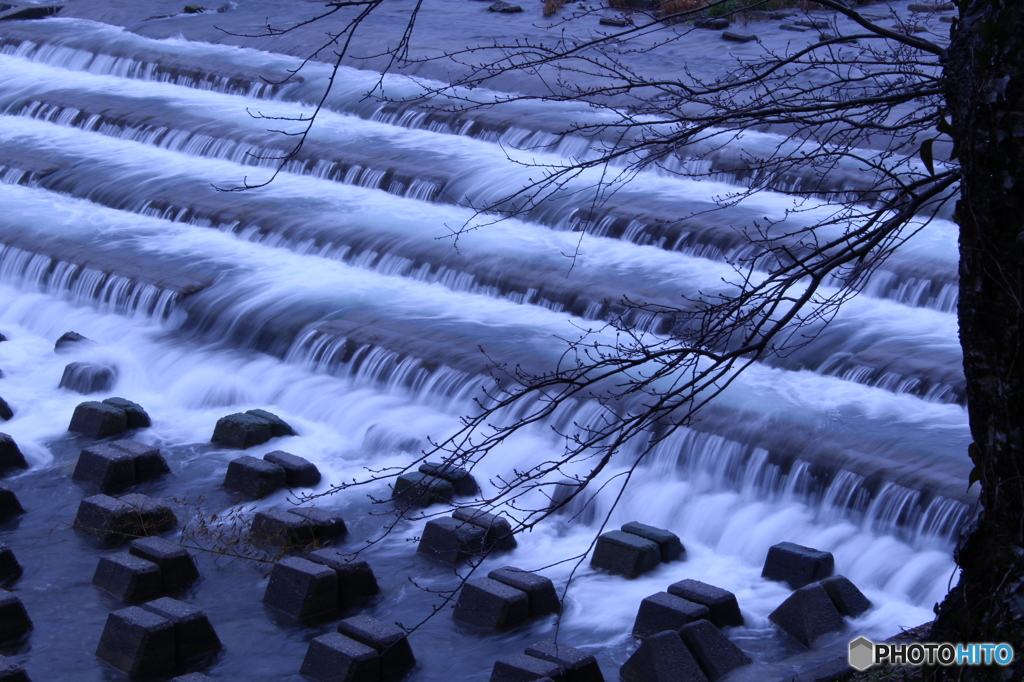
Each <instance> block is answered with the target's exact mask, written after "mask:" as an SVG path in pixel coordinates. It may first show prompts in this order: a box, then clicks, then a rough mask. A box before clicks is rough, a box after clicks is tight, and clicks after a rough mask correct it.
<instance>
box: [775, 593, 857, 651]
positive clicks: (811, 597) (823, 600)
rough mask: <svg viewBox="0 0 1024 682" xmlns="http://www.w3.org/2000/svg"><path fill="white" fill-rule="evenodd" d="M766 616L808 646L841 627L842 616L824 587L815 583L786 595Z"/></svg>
mask: <svg viewBox="0 0 1024 682" xmlns="http://www.w3.org/2000/svg"><path fill="white" fill-rule="evenodd" d="M768 620H770V621H771V622H773V623H775V624H776V625H778V626H779V627H780V628H781V629H782V630H783V631H784V632H787V633H789V634H790V635H792V636H793V638H794V639H796V640H797V641H798V642H800V643H801V644H803V645H804V646H806V647H810V646H812V645H813V644H814V640H816V639H818V638H819V637H821V636H822V635H825V634H827V633H829V632H838V631H839V630H842V629H843V617H842V616H841V615H839V611H838V610H836V607H835V605H834V604H833V603H832V600H831V599H829V596H828V592H826V591H825V588H824V587H822V586H821V585H819V584H817V583H816V584H813V585H807V586H806V587H801V588H800V589H798V590H797V591H796V592H794V593H793V594H791V595H789V598H788V599H786V601H784V602H782V604H780V605H779V607H778V608H777V609H775V610H774V611H772V612H771V614H769V615H768Z"/></svg>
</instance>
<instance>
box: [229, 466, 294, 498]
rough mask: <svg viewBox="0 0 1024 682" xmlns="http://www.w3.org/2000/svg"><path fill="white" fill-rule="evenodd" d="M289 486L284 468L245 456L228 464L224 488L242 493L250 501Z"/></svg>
mask: <svg viewBox="0 0 1024 682" xmlns="http://www.w3.org/2000/svg"><path fill="white" fill-rule="evenodd" d="M287 484H288V481H287V476H286V474H285V471H284V469H283V468H281V467H279V466H278V465H276V464H274V463H273V462H268V461H266V460H263V459H257V458H255V457H250V456H249V455H245V456H244V457H239V458H238V459H234V460H232V461H231V462H230V463H229V464H228V471H227V474H226V475H225V476H224V487H225V488H227V489H228V490H234V491H235V492H239V493H242V495H244V496H245V497H247V498H248V499H250V500H258V499H260V498H262V497H266V496H267V495H269V494H271V493H273V492H276V491H278V490H281V489H282V488H284V487H285V486H286V485H287Z"/></svg>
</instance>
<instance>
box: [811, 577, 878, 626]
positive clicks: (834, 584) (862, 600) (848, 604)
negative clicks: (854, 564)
mask: <svg viewBox="0 0 1024 682" xmlns="http://www.w3.org/2000/svg"><path fill="white" fill-rule="evenodd" d="M820 584H821V586H822V587H824V588H825V592H827V593H828V596H829V599H831V600H832V603H833V604H835V607H836V610H837V611H839V613H841V614H843V615H844V616H849V617H850V618H856V617H857V616H859V615H861V614H863V613H865V612H866V611H867V610H868V609H870V608H871V601H870V600H869V599H868V598H867V597H865V596H864V593H863V592H861V591H860V590H859V589H857V586H856V585H854V584H853V583H852V582H850V579H849V578H846V577H845V576H841V575H834V576H831V577H828V578H825V579H824V580H822V581H821V583H820Z"/></svg>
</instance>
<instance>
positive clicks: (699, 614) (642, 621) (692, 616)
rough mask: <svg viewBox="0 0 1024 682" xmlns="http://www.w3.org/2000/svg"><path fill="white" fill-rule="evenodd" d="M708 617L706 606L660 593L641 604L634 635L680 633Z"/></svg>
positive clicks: (635, 622)
mask: <svg viewBox="0 0 1024 682" xmlns="http://www.w3.org/2000/svg"><path fill="white" fill-rule="evenodd" d="M708 615H709V611H708V607H706V606H703V605H701V604H695V603H693V602H692V601H689V600H686V599H683V598H682V597H677V596H675V595H673V594H669V593H668V592H658V593H657V594H652V595H651V596H650V597H647V598H646V599H644V600H643V601H642V602H640V608H639V609H638V610H637V613H636V620H635V621H634V622H633V635H634V636H636V637H650V636H651V635H655V634H657V633H659V632H664V631H665V630H674V631H677V632H678V631H679V629H680V628H682V627H683V626H684V625H686V624H687V623H692V622H694V621H697V620H700V619H702V618H704V619H706V618H707V617H708Z"/></svg>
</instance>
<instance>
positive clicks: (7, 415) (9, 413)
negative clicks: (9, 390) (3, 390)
mask: <svg viewBox="0 0 1024 682" xmlns="http://www.w3.org/2000/svg"><path fill="white" fill-rule="evenodd" d="M10 419H14V410H13V409H12V408H11V406H10V405H9V404H8V403H7V401H6V400H4V399H3V397H2V396H0V422H5V421H8V420H10Z"/></svg>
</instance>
